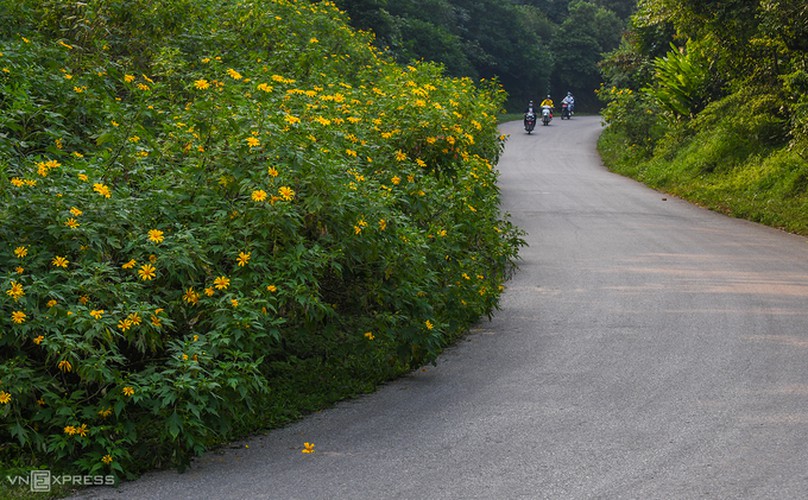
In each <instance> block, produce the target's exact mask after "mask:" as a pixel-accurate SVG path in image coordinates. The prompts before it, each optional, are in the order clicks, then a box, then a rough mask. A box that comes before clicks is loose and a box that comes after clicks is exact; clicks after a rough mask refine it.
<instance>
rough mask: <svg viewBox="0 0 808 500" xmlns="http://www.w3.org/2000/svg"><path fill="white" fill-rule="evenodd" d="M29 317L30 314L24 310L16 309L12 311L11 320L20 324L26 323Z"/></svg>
mask: <svg viewBox="0 0 808 500" xmlns="http://www.w3.org/2000/svg"><path fill="white" fill-rule="evenodd" d="M27 317H28V316H27V315H26V314H25V313H24V312H22V311H14V312H12V313H11V321H13V322H14V323H17V324H18V325H21V324H23V323H25V318H27Z"/></svg>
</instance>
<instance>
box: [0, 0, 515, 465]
mask: <svg viewBox="0 0 808 500" xmlns="http://www.w3.org/2000/svg"><path fill="white" fill-rule="evenodd" d="M503 101H504V94H503V92H502V91H501V89H500V88H499V87H498V86H496V85H493V84H489V83H481V84H474V83H473V82H472V81H471V80H470V79H467V78H448V77H446V76H445V75H444V74H443V72H442V70H441V69H440V68H439V67H437V66H435V65H433V64H430V63H423V64H413V65H411V66H409V67H402V66H399V65H397V64H395V63H393V62H392V61H391V60H388V59H387V58H386V57H385V56H383V55H381V54H380V53H379V52H378V50H377V49H375V48H374V46H373V44H372V38H371V37H370V36H368V35H366V34H357V33H356V32H355V31H353V30H352V29H351V28H349V27H348V25H347V22H346V18H345V16H344V15H343V14H342V13H341V12H340V11H338V10H337V9H336V7H335V6H334V5H333V4H331V3H329V2H318V3H310V2H307V1H302V0H300V1H295V0H264V1H259V2H230V1H224V0H221V1H215V0H211V1H206V2H190V1H185V0H173V1H165V2H153V1H147V0H135V1H130V2H119V1H116V0H104V1H99V2H89V3H74V2H63V1H48V2H40V1H34V0H15V1H13V2H12V1H9V0H2V1H0V200H2V203H0V242H2V244H1V245H0V280H1V281H2V285H3V286H2V290H3V294H2V295H0V332H2V333H0V459H2V461H3V467H4V468H5V470H7V471H8V470H13V469H14V468H22V469H24V468H25V467H29V466H39V467H42V466H43V464H44V465H45V466H47V467H49V468H56V469H59V468H61V469H64V470H69V471H71V473H74V474H78V473H86V474H100V473H103V474H113V475H115V476H118V477H131V476H132V475H134V474H137V473H138V472H139V471H142V470H144V469H146V468H150V467H155V466H162V465H168V464H172V465H176V466H179V467H183V466H184V465H186V464H187V463H188V460H189V459H190V457H192V456H193V455H195V454H199V453H201V452H202V451H204V450H205V449H207V448H209V447H210V446H214V445H216V444H217V443H221V442H223V441H225V440H228V439H232V438H234V437H236V436H241V435H244V434H246V433H249V432H252V431H255V430H256V429H260V428H266V427H269V426H273V425H277V424H280V423H283V422H286V421H288V420H289V419H291V418H295V417H297V416H298V415H299V414H300V413H301V412H305V411H310V410H313V409H316V408H319V407H322V405H324V404H327V403H328V402H329V401H334V400H336V399H338V398H341V397H345V396H346V395H350V394H354V393H356V392H361V391H363V390H367V389H369V388H371V387H372V386H373V385H374V384H375V383H378V382H379V381H381V380H384V379H387V378H389V377H391V376H394V375H396V374H399V373H401V372H403V371H405V370H408V369H411V368H412V367H415V366H418V365H420V364H422V363H425V362H429V361H432V360H434V359H435V357H436V356H437V354H438V353H439V352H440V350H441V348H442V347H443V346H445V345H446V343H447V342H448V341H450V340H451V339H452V338H453V337H455V336H457V335H459V334H461V333H462V332H464V331H465V330H466V328H467V327H468V326H469V325H470V324H472V323H473V322H474V321H476V320H477V319H478V318H480V317H481V316H484V315H486V314H491V313H492V311H493V310H494V309H495V308H496V306H497V301H498V298H499V295H500V293H501V291H502V289H503V283H504V281H505V280H506V278H507V276H508V273H509V271H510V269H511V267H512V265H513V262H514V261H515V259H516V257H517V250H518V247H519V246H520V245H521V244H522V240H521V238H520V231H519V230H518V229H516V228H514V227H513V226H512V225H511V224H510V223H509V222H508V221H507V218H506V217H504V216H503V215H502V214H500V212H499V192H498V188H497V186H496V184H495V183H496V178H497V171H496V169H495V168H494V165H495V163H496V161H497V159H498V156H499V153H500V151H501V148H502V146H503V140H504V138H503V137H500V136H499V135H498V131H497V122H496V115H497V113H498V112H499V111H500V109H501V107H502V103H503Z"/></svg>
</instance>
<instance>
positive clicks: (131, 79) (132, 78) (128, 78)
mask: <svg viewBox="0 0 808 500" xmlns="http://www.w3.org/2000/svg"><path fill="white" fill-rule="evenodd" d="M123 81H125V82H126V83H132V82H134V81H135V75H124V76H123Z"/></svg>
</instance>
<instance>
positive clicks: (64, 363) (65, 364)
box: [56, 359, 73, 373]
mask: <svg viewBox="0 0 808 500" xmlns="http://www.w3.org/2000/svg"><path fill="white" fill-rule="evenodd" d="M56 366H57V367H58V368H59V369H60V370H62V371H63V372H65V373H69V372H71V371H73V365H71V364H70V361H68V360H66V359H63V360H61V361H59V364H58V365H56Z"/></svg>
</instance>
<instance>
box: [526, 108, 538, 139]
mask: <svg viewBox="0 0 808 500" xmlns="http://www.w3.org/2000/svg"><path fill="white" fill-rule="evenodd" d="M535 127H536V114H535V113H525V130H526V131H527V133H528V134H530V133H531V132H533V129H534V128H535Z"/></svg>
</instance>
